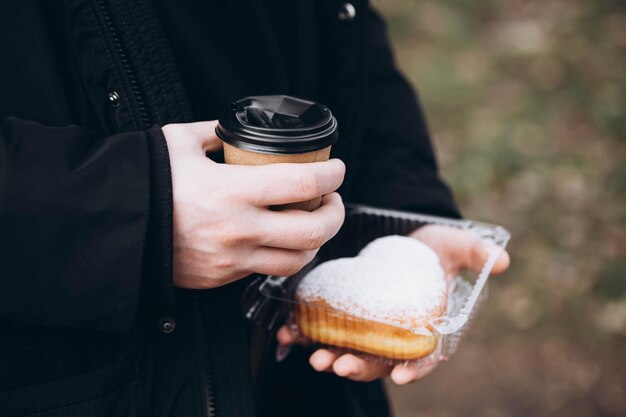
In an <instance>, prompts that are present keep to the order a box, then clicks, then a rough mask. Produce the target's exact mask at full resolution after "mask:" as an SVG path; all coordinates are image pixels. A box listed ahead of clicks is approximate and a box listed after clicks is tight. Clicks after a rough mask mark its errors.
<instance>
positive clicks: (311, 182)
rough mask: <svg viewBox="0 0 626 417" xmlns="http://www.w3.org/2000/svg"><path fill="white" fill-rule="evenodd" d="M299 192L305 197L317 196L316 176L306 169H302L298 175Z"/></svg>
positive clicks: (317, 183)
mask: <svg viewBox="0 0 626 417" xmlns="http://www.w3.org/2000/svg"><path fill="white" fill-rule="evenodd" d="M299 179H300V193H301V194H302V197H303V198H305V199H311V198H314V197H317V195H318V192H319V181H318V180H317V177H316V176H315V175H313V174H312V173H310V172H308V171H304V172H302V173H301V174H300V176H299Z"/></svg>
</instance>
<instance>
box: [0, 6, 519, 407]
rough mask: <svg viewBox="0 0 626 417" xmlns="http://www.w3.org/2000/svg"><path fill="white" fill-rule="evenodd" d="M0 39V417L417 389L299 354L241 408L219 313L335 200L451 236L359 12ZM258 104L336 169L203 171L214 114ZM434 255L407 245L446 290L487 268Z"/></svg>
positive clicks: (52, 17)
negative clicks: (419, 215)
mask: <svg viewBox="0 0 626 417" xmlns="http://www.w3.org/2000/svg"><path fill="white" fill-rule="evenodd" d="M0 28H1V29H0V31H1V32H0V57H2V60H1V61H0V91H2V95H1V96H0V117H1V121H0V127H1V129H0V152H1V153H0V158H1V159H0V161H1V162H0V167H1V171H0V172H1V177H0V286H1V289H0V317H2V321H1V322H0V329H1V330H2V337H0V415H1V416H3V417H4V416H29V415H37V416H53V415H54V416H56V415H63V416H93V417H96V416H97V417H99V416H107V417H110V416H253V415H255V409H258V413H257V414H258V415H267V416H280V415H290V416H293V415H297V416H308V415H311V416H313V415H325V416H332V415H337V416H350V415H355V416H356V415H376V416H381V415H386V414H387V413H388V407H387V404H386V400H385V399H384V395H383V394H382V390H381V384H380V382H379V381H377V380H376V379H377V378H380V377H382V376H384V375H386V374H389V373H390V372H392V374H391V376H392V378H393V379H395V380H396V382H398V383H407V382H410V381H412V380H414V379H416V378H418V377H420V376H421V375H420V373H419V372H416V371H414V370H410V369H402V368H398V369H395V370H393V371H392V370H391V369H387V368H384V367H380V366H378V365H375V364H371V363H367V362H364V361H362V360H359V359H357V358H355V357H351V356H342V357H335V356H334V355H333V354H332V353H330V352H327V351H323V350H322V351H318V352H315V353H314V354H313V356H311V358H310V361H311V365H312V366H309V365H308V364H307V362H306V361H307V356H309V355H310V352H306V351H305V350H303V349H300V350H297V351H296V352H294V353H293V354H292V355H290V357H289V358H288V360H286V361H285V362H283V363H281V364H275V363H274V361H273V357H266V358H264V360H265V361H266V362H268V363H270V364H271V365H272V366H274V367H275V369H274V371H273V372H272V373H271V374H272V377H271V378H269V377H268V378H266V379H264V380H263V379H262V380H261V381H258V382H257V384H256V386H254V385H253V384H252V378H251V375H250V374H251V372H250V363H249V356H250V352H249V345H248V334H247V327H248V325H247V323H246V322H245V320H244V319H243V318H242V315H241V312H240V307H239V300H240V298H241V294H242V292H243V289H244V288H245V287H246V285H247V284H248V281H249V280H248V279H247V278H245V277H247V276H248V275H249V274H250V273H252V272H258V273H265V274H279V275H283V274H291V273H294V272H296V271H297V270H298V269H300V268H301V267H302V266H303V265H305V264H306V263H307V262H308V261H309V260H310V259H311V258H312V256H313V255H314V254H315V252H316V251H317V249H318V248H319V247H320V246H321V245H322V244H323V243H324V242H326V241H327V240H328V239H330V238H331V237H332V236H333V235H334V234H335V233H336V231H337V230H338V228H339V227H340V225H341V223H342V220H343V204H342V200H341V198H340V197H339V194H338V193H336V192H335V191H336V190H337V189H338V188H339V187H340V185H341V187H342V188H341V189H340V193H341V195H342V196H343V198H344V199H346V200H349V201H352V202H360V203H368V204H372V205H376V206H384V207H391V208H401V209H409V210H415V211H421V212H426V213H433V214H439V215H444V216H457V215H458V213H457V210H456V208H455V206H454V203H453V201H452V198H451V196H450V194H449V192H448V190H447V188H446V187H445V186H444V185H443V183H442V182H441V181H440V180H439V178H438V176H437V169H436V163H435V160H434V157H433V153H432V149H431V145H430V142H429V139H428V134H427V131H426V126H425V123H424V121H423V118H422V115H421V112H420V110H419V108H418V105H417V103H416V100H415V97H414V95H413V93H412V92H411V89H410V88H409V86H408V85H407V83H406V82H405V81H404V79H403V78H402V77H401V76H400V75H399V73H398V71H397V70H396V69H395V66H394V64H393V59H392V56H391V52H390V48H389V44H388V40H387V38H386V35H385V33H384V25H383V23H382V21H381V20H380V18H379V17H378V16H377V15H376V14H374V13H373V12H371V11H370V10H369V8H368V6H367V4H366V3H365V2H363V1H354V2H353V3H351V4H350V3H345V4H343V3H340V2H339V3H338V2H335V1H330V0H326V1H304V0H300V1H269V0H268V1H266V2H260V1H241V2H239V1H229V2H226V1H197V0H196V1H192V0H185V1H180V2H168V1H165V0H154V1H153V2H150V1H147V0H133V1H122V0H67V1H63V2H47V1H35V0H25V1H20V2H3V3H2V4H1V5H0ZM269 93H271V94H291V95H296V96H301V97H305V98H308V99H312V100H316V101H319V102H321V103H324V104H326V105H328V106H329V107H330V108H331V109H332V110H333V112H334V113H335V115H336V116H337V119H338V120H339V123H340V140H339V142H338V143H337V145H336V146H335V147H334V149H333V152H334V155H333V156H334V157H335V158H334V159H332V160H330V161H328V162H322V163H315V164H297V165H290V164H278V165H274V166H266V167H240V166H230V165H224V164H220V163H218V158H216V157H214V156H213V160H211V159H207V158H206V156H205V154H206V153H207V152H208V153H211V152H214V151H219V141H218V140H217V138H216V137H215V135H214V133H213V129H214V127H215V122H211V120H215V119H216V118H217V117H218V115H219V112H220V111H221V110H222V109H223V108H224V106H225V105H226V104H228V103H229V102H231V101H232V100H235V99H237V98H240V97H243V96H248V95H259V94H269ZM207 121H209V122H207ZM337 158H339V159H341V160H342V161H343V163H342V162H341V161H340V160H339V159H337ZM344 163H345V165H344ZM346 167H347V169H346ZM344 174H345V178H344ZM322 195H324V196H325V197H324V200H323V204H322V207H321V208H320V209H318V210H316V211H314V212H312V213H306V212H297V211H286V212H280V213H278V212H273V211H270V210H268V208H267V207H268V206H269V205H271V204H283V203H288V202H293V201H303V200H307V199H310V198H313V197H316V196H322ZM446 233H447V232H446V231H443V232H442V231H441V230H439V231H438V230H436V229H435V230H433V229H423V230H420V231H417V232H416V237H418V238H421V239H422V240H424V241H426V242H427V243H429V244H431V246H433V247H437V245H439V250H438V251H439V253H440V256H443V258H444V260H445V261H447V265H448V267H447V269H448V271H452V270H454V269H455V268H462V267H469V266H472V262H474V261H480V259H482V258H483V257H484V256H486V251H485V249H484V248H480V247H476V242H474V241H472V240H471V239H468V238H467V236H465V235H463V236H461V237H459V236H454V237H453V239H450V238H449V236H448V237H446ZM451 242H454V245H453V244H452V243H451ZM506 262H507V261H506V259H504V260H503V261H502V263H501V265H500V267H499V269H500V270H502V269H505V268H506ZM278 337H279V339H280V342H281V343H283V344H288V343H291V341H292V340H291V336H290V335H289V334H288V333H285V331H281V332H280V333H279V335H278ZM253 347H254V346H253ZM316 370H317V371H330V372H321V373H318V372H316ZM354 381H372V382H370V383H363V382H354Z"/></svg>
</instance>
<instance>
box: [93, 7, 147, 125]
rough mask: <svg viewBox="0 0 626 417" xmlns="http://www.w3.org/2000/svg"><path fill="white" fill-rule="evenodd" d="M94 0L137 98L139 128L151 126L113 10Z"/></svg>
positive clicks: (110, 42)
mask: <svg viewBox="0 0 626 417" xmlns="http://www.w3.org/2000/svg"><path fill="white" fill-rule="evenodd" d="M94 2H95V4H96V5H97V8H98V11H99V14H100V16H101V17H102V23H104V26H105V29H106V32H107V33H108V34H109V37H110V38H109V39H108V40H107V41H108V43H109V45H108V46H109V49H112V50H113V51H115V52H116V54H115V56H116V57H117V58H118V64H119V65H120V66H121V67H122V69H123V71H124V74H125V75H126V80H127V81H128V86H129V87H130V93H131V95H132V97H133V98H134V99H135V104H136V106H137V109H136V113H138V114H136V115H135V116H136V118H137V119H138V120H139V121H140V122H141V126H139V128H143V129H146V128H148V127H149V126H150V117H149V115H148V109H147V107H146V102H145V100H144V97H143V94H142V93H141V89H140V88H139V83H138V82H137V77H136V76H135V73H134V72H133V69H132V66H131V64H130V61H129V60H128V55H127V54H126V51H124V47H123V46H122V42H121V41H120V37H119V35H118V33H117V31H116V30H115V26H114V25H113V21H112V19H111V12H110V11H109V9H108V8H107V6H106V4H105V1H104V0H94Z"/></svg>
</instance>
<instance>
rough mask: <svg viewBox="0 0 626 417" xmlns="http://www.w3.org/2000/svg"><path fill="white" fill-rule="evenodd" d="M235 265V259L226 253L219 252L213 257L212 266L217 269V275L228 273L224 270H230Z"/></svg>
mask: <svg viewBox="0 0 626 417" xmlns="http://www.w3.org/2000/svg"><path fill="white" fill-rule="evenodd" d="M236 265H237V263H236V261H235V259H234V258H233V257H232V256H230V255H229V254H227V253H221V254H219V255H217V256H215V258H214V259H213V267H214V268H215V269H216V270H217V271H218V275H220V276H222V275H224V276H225V275H228V273H227V272H225V271H230V270H232V269H233V268H234V267H235V266H236Z"/></svg>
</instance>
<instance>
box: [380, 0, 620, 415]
mask: <svg viewBox="0 0 626 417" xmlns="http://www.w3.org/2000/svg"><path fill="white" fill-rule="evenodd" d="M374 5H375V6H376V7H377V9H378V10H379V11H381V12H382V14H383V15H384V16H385V17H386V18H387V21H388V23H389V29H390V34H391V37H392V39H393V42H394V45H395V48H396V56H397V60H398V64H399V65H400V67H401V68H402V70H403V72H404V73H405V74H406V75H407V77H408V78H409V79H410V80H411V81H412V82H413V83H414V85H415V86H416V87H417V89H418V91H419V94H420V97H421V101H422V104H423V106H424V109H425V112H426V114H427V117H428V120H429V122H430V127H431V130H432V133H433V138H434V141H435V145H436V147H437V151H438V155H439V159H440V161H441V170H442V175H443V177H444V178H445V179H446V180H447V181H448V182H449V183H450V184H451V186H452V188H453V189H454V191H455V193H456V196H457V198H458V201H459V204H460V206H461V208H462V210H463V213H464V215H465V216H466V217H468V218H472V219H478V220H483V221H488V222H493V223H498V224H502V225H504V226H505V227H506V228H507V229H509V230H510V231H511V233H512V235H513V239H512V241H511V242H510V246H509V249H510V253H511V255H512V259H513V263H512V267H511V269H510V271H509V272H508V273H507V274H506V275H505V276H503V277H502V278H498V279H497V280H496V279H494V281H492V283H491V285H490V297H489V299H488V301H487V303H486V305H485V307H484V309H483V310H482V312H481V314H480V315H479V317H478V319H477V320H476V322H475V324H474V326H473V328H472V329H471V331H470V333H469V335H468V337H467V338H466V339H465V340H464V344H463V345H462V346H461V350H460V351H459V353H457V354H456V355H455V356H454V357H453V358H452V359H451V360H450V361H449V362H447V363H444V364H442V365H441V366H439V368H438V369H437V370H436V371H435V372H434V373H433V374H432V375H431V376H429V377H428V378H426V379H424V380H422V381H419V382H417V383H415V384H413V385H410V386H407V387H394V386H392V385H391V384H389V387H390V391H391V394H392V398H393V404H394V408H395V410H396V413H397V416H398V417H413V416H432V417H453V416H484V417H509V416H568V417H577V416H626V227H625V226H626V75H625V74H626V1H623V0H556V1H554V0H474V1H465V0H419V1H411V0H378V1H374Z"/></svg>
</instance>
